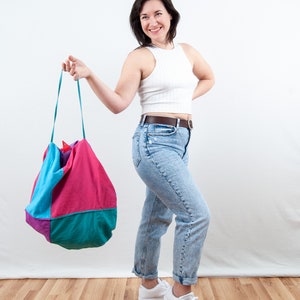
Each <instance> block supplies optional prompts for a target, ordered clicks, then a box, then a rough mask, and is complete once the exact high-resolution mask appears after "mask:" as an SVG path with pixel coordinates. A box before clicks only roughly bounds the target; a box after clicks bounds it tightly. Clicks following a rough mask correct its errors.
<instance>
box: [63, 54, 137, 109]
mask: <svg viewBox="0 0 300 300" xmlns="http://www.w3.org/2000/svg"><path fill="white" fill-rule="evenodd" d="M140 61H142V60H140V58H139V54H138V53H137V51H136V50H135V51H133V52H131V53H130V54H129V55H128V56H127V58H126V60H125V62H124V65H123V68H122V72H121V75H120V79H119V81H118V84H117V86H116V88H115V90H112V89H111V88H110V87H108V86H107V85H106V84H105V83H104V82H103V81H102V80H101V79H100V78H99V77H98V76H97V75H96V74H94V73H93V72H92V70H91V69H89V68H88V67H87V66H86V65H85V64H84V63H83V62H82V61H81V60H79V59H77V58H75V57H73V56H69V57H68V59H67V60H66V62H64V63H63V64H62V67H63V70H64V71H66V72H69V73H70V75H71V76H73V78H74V80H78V79H81V78H85V79H86V80H87V82H88V83H89V85H90V87H91V88H92V90H93V91H94V93H95V94H96V96H97V97H98V98H99V99H100V100H101V101H102V102H103V103H104V105H105V106H106V107H107V108H108V109H109V110H110V111H112V112H113V113H115V114H118V113H120V112H122V111H123V110H124V109H126V108H127V107H128V106H129V104H130V103H131V102H132V100H133V98H134V96H135V94H136V92H137V90H138V87H139V84H140V81H141V74H142V70H141V66H140Z"/></svg>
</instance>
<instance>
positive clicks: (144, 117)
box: [140, 114, 147, 126]
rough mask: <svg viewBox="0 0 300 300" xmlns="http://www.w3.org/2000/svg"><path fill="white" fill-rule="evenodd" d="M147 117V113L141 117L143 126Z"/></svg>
mask: <svg viewBox="0 0 300 300" xmlns="http://www.w3.org/2000/svg"><path fill="white" fill-rule="evenodd" d="M146 118H147V115H146V114H145V115H142V117H141V122H140V125H141V126H143V125H144V124H145V121H146Z"/></svg>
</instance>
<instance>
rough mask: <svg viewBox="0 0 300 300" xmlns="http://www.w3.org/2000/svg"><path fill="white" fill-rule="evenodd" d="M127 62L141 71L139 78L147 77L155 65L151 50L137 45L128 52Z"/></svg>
mask: <svg viewBox="0 0 300 300" xmlns="http://www.w3.org/2000/svg"><path fill="white" fill-rule="evenodd" d="M127 63H129V64H130V65H131V66H133V67H134V68H136V69H139V71H140V72H141V78H142V79H144V78H146V77H148V76H149V75H150V74H151V72H152V71H153V69H154V67H155V59H154V56H153V54H152V53H151V51H149V50H148V49H147V48H145V47H139V48H137V49H135V50H133V51H131V52H130V53H129V54H128V57H127Z"/></svg>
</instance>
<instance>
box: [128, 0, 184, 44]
mask: <svg viewBox="0 0 300 300" xmlns="http://www.w3.org/2000/svg"><path fill="white" fill-rule="evenodd" d="M146 1H150V0H135V1H134V3H133V5H132V9H131V13H130V16H129V22H130V26H131V29H132V32H133V34H134V35H135V37H136V39H137V41H138V43H139V44H140V46H144V47H145V46H149V45H151V39H150V38H149V37H148V36H147V35H146V34H145V33H144V31H143V29H142V26H141V21H140V13H141V11H142V8H143V5H144V3H145V2H146ZM160 1H161V2H162V4H163V5H164V7H165V8H166V10H167V12H168V13H169V14H170V15H171V16H172V20H171V25H170V30H169V32H168V35H167V40H168V42H172V41H173V39H174V38H175V36H176V33H177V24H178V23H179V20H180V14H179V12H178V11H177V10H176V9H175V7H174V5H173V3H172V1H171V0H160Z"/></svg>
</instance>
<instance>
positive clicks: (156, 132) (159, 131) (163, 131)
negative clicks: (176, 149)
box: [147, 124, 177, 136]
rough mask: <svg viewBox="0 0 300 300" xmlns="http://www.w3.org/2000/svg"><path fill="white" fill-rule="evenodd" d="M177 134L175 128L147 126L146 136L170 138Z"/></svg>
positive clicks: (162, 125)
mask: <svg viewBox="0 0 300 300" xmlns="http://www.w3.org/2000/svg"><path fill="white" fill-rule="evenodd" d="M176 132H177V127H175V126H172V125H164V124H151V125H149V126H148V130H147V135H148V136H170V135H173V134H175V133H176Z"/></svg>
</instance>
